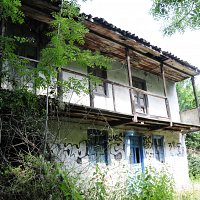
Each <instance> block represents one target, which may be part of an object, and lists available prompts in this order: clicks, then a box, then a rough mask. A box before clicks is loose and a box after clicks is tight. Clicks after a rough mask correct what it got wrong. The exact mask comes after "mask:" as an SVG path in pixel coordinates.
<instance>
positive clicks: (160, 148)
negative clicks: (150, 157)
mask: <svg viewBox="0 0 200 200" xmlns="http://www.w3.org/2000/svg"><path fill="white" fill-rule="evenodd" d="M153 150H154V157H155V158H156V160H158V161H160V162H164V161H165V160H164V136H158V135H153Z"/></svg>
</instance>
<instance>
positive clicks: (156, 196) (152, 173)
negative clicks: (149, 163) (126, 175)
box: [128, 167, 174, 200]
mask: <svg viewBox="0 0 200 200" xmlns="http://www.w3.org/2000/svg"><path fill="white" fill-rule="evenodd" d="M129 182H130V184H129V187H128V190H129V194H128V197H130V199H135V200H137V199H138V200H146V199H148V200H160V199H166V200H173V198H174V184H173V179H172V177H170V176H169V174H168V173H167V172H166V171H164V170H162V171H156V169H155V168H151V167H150V168H146V169H145V172H144V173H139V174H138V175H136V176H135V177H133V178H131V177H130V180H129ZM128 199H129V198H128Z"/></svg>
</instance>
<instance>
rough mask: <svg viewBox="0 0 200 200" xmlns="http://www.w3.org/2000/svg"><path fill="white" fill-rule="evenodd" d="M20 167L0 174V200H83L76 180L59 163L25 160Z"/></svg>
mask: <svg viewBox="0 0 200 200" xmlns="http://www.w3.org/2000/svg"><path fill="white" fill-rule="evenodd" d="M20 162H21V165H19V166H18V167H13V166H7V167H5V168H4V170H3V171H1V173H0V199H18V200H20V199H26V200H29V199H30V200H44V199H53V200H62V199H63V200H64V199H71V200H82V199H83V198H82V195H81V194H80V192H79V190H78V188H77V187H76V186H75V185H76V184H75V183H76V180H75V179H74V178H72V177H70V176H69V174H68V173H67V171H66V170H64V169H62V167H61V165H59V164H58V163H50V162H48V161H46V160H45V159H44V158H43V157H42V156H39V157H35V156H32V155H27V156H23V157H21V159H20Z"/></svg>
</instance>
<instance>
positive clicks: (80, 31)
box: [36, 1, 111, 93]
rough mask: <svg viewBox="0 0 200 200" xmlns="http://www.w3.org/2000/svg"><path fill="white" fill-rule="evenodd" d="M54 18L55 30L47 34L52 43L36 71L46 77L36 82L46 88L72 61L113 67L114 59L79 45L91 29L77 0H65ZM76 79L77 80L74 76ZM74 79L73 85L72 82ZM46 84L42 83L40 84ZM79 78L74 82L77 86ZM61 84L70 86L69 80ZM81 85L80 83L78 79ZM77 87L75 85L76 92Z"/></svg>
mask: <svg viewBox="0 0 200 200" xmlns="http://www.w3.org/2000/svg"><path fill="white" fill-rule="evenodd" d="M53 17H54V20H53V21H52V23H51V28H52V31H51V32H50V33H49V34H48V36H49V37H50V42H49V44H48V46H47V47H46V48H45V49H43V50H42V52H41V60H40V63H39V65H38V67H37V70H38V71H39V73H40V74H42V75H43V76H40V77H39V79H40V80H37V81H36V82H39V83H40V85H42V87H43V88H45V87H47V86H49V85H51V84H52V78H56V77H57V72H60V70H61V68H62V67H66V66H67V65H69V64H70V63H72V62H76V63H77V64H79V65H80V66H82V67H94V66H99V67H103V68H108V67H110V66H111V59H109V58H107V57H104V56H102V55H100V54H99V53H98V52H97V53H94V52H91V51H89V50H83V49H81V48H79V46H80V45H83V44H84V37H85V34H86V33H87V32H88V30H87V29H86V28H85V26H84V25H83V23H82V22H83V18H82V17H81V16H80V13H79V7H78V5H77V2H76V1H72V2H70V3H68V2H66V1H64V2H62V4H61V9H60V11H59V12H58V13H54V14H53ZM73 80H74V79H73ZM73 80H70V81H71V85H73V83H74V82H73ZM41 83H43V84H41ZM77 83H78V82H77V81H75V84H76V85H77ZM58 84H61V85H62V87H65V86H66V87H67V88H68V87H69V85H70V84H68V81H63V82H62V83H61V81H60V82H58ZM79 85H80V87H81V88H82V86H81V82H80V81H79ZM76 88H77V87H72V88H69V89H73V91H74V92H77V93H80V91H77V90H75V89H76Z"/></svg>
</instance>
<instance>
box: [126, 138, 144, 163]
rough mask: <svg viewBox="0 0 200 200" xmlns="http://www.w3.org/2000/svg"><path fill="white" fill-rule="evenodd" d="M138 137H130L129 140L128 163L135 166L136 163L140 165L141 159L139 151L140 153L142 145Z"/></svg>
mask: <svg viewBox="0 0 200 200" xmlns="http://www.w3.org/2000/svg"><path fill="white" fill-rule="evenodd" d="M140 139H141V138H140V137H139V136H130V137H129V140H128V141H130V155H129V162H130V163H133V164H136V163H141V161H142V158H141V156H142V155H141V151H142V144H141V142H140Z"/></svg>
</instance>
